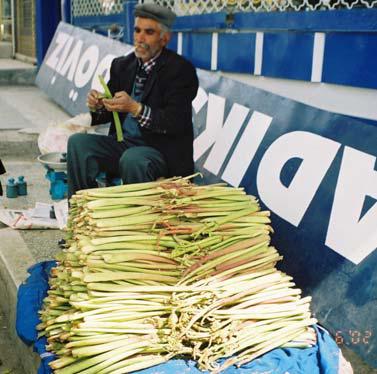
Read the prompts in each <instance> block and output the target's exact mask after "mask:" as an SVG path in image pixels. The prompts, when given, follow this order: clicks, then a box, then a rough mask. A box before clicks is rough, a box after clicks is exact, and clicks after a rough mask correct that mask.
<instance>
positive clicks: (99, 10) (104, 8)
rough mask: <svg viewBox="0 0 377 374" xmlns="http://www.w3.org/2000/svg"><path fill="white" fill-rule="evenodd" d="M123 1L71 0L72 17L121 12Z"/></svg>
mask: <svg viewBox="0 0 377 374" xmlns="http://www.w3.org/2000/svg"><path fill="white" fill-rule="evenodd" d="M123 3H124V0H72V2H71V15H72V17H82V16H102V15H111V14H118V13H121V12H122V11H123Z"/></svg>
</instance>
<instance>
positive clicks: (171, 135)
mask: <svg viewBox="0 0 377 374" xmlns="http://www.w3.org/2000/svg"><path fill="white" fill-rule="evenodd" d="M135 17H136V18H135V29H134V44H135V51H134V52H133V53H131V54H129V55H127V56H122V57H118V58H116V59H114V60H113V62H112V64H111V69H110V81H109V82H108V87H109V89H110V91H111V93H112V95H113V99H102V98H101V95H100V93H99V92H97V91H96V90H91V91H90V92H89V94H88V97H87V105H88V107H89V109H90V110H91V115H92V125H97V124H101V123H107V122H111V126H110V133H109V135H108V136H99V135H94V134H75V135H72V136H71V137H70V138H69V141H68V150H67V174H68V197H69V198H70V197H71V196H72V195H73V194H74V193H75V192H76V191H78V190H81V189H86V188H93V187H97V183H96V177H97V175H98V174H99V173H100V172H106V173H107V174H110V175H118V176H120V177H121V178H122V181H123V183H127V184H128V183H139V182H149V181H153V180H156V179H158V178H160V177H171V176H187V175H190V174H192V173H193V170H194V162H193V125H192V100H193V99H194V98H195V96H196V93H197V90H198V77H197V75H196V71H195V68H194V67H193V66H192V64H191V63H190V62H189V61H187V60H186V59H184V58H183V57H181V56H179V55H177V54H176V53H174V52H172V51H170V50H168V49H166V48H165V47H166V45H167V44H168V42H169V40H170V36H171V34H170V27H171V25H172V24H173V22H174V19H175V14H174V13H173V12H172V11H171V10H169V9H167V8H164V7H161V6H158V5H156V4H141V5H137V6H136V8H135ZM112 112H118V113H119V117H120V121H121V123H122V129H123V137H124V140H123V141H121V142H118V141H117V139H116V136H115V125H114V121H113V115H112Z"/></svg>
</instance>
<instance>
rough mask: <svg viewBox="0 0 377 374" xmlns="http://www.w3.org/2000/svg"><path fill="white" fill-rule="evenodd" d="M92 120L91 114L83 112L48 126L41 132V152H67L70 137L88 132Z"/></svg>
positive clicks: (39, 141) (39, 143) (39, 142)
mask: <svg viewBox="0 0 377 374" xmlns="http://www.w3.org/2000/svg"><path fill="white" fill-rule="evenodd" d="M90 122H91V117H90V114H89V113H83V114H79V115H78V116H76V117H73V118H70V119H69V120H67V121H65V122H63V123H60V124H54V125H50V126H48V127H47V128H46V129H45V130H43V131H42V132H41V133H40V134H39V137H38V148H39V151H40V152H41V154H46V153H51V152H60V153H65V152H67V143H68V138H69V137H70V136H71V135H73V134H76V133H86V132H87V131H88V130H89V128H90Z"/></svg>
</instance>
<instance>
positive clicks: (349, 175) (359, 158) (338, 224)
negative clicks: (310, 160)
mask: <svg viewBox="0 0 377 374" xmlns="http://www.w3.org/2000/svg"><path fill="white" fill-rule="evenodd" d="M375 164H376V157H374V156H371V155H369V154H367V153H363V152H360V151H358V150H356V149H353V148H350V147H345V149H344V154H343V158H342V164H341V167H340V172H339V178H338V183H337V186H336V190H335V196H334V202H333V206H332V210H331V216H330V223H329V227H328V231H327V237H326V242H325V244H326V245H327V246H329V247H330V248H332V249H333V250H334V251H335V252H337V253H339V254H341V255H342V256H344V257H346V258H347V259H348V260H350V261H352V262H353V263H355V264H358V263H360V262H361V261H362V260H363V259H364V258H365V257H367V256H368V255H369V254H370V253H372V252H373V251H374V250H375V249H376V247H377V203H376V202H375V203H374V205H373V206H372V207H371V208H370V209H369V211H368V212H366V213H365V214H364V216H363V217H362V218H361V219H360V216H361V213H362V208H363V205H364V201H365V197H366V196H371V197H373V198H374V199H377V171H376V170H375V169H374V168H375Z"/></svg>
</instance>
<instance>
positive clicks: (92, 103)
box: [86, 90, 103, 112]
mask: <svg viewBox="0 0 377 374" xmlns="http://www.w3.org/2000/svg"><path fill="white" fill-rule="evenodd" d="M102 99H103V94H101V93H99V92H98V91H96V90H90V91H89V93H88V96H87V98H86V105H87V107H88V108H89V110H90V111H92V112H95V111H96V110H98V109H101V108H103V102H102Z"/></svg>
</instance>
